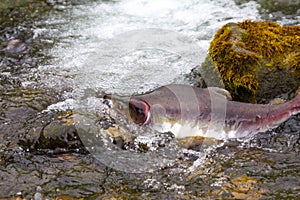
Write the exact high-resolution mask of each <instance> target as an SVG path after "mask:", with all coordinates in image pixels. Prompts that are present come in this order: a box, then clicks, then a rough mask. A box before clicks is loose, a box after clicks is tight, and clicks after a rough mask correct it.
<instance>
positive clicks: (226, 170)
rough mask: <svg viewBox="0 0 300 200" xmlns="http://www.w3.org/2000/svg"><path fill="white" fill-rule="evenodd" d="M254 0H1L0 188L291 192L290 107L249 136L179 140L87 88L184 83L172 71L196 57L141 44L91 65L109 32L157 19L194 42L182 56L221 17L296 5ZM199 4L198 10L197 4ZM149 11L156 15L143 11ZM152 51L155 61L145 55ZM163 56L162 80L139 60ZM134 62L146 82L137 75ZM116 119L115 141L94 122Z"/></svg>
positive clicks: (297, 171) (262, 14) (296, 130)
mask: <svg viewBox="0 0 300 200" xmlns="http://www.w3.org/2000/svg"><path fill="white" fill-rule="evenodd" d="M259 2H261V4H260V5H259V4H257V3H254V2H250V3H249V2H248V1H245V2H244V1H240V2H238V3H237V5H236V4H235V3H234V2H233V1H232V2H231V1H225V3H224V2H223V3H222V2H211V1H189V2H183V1H182V2H181V1H175V2H171V3H170V2H169V1H166V2H165V4H161V3H159V2H157V1H152V3H149V2H148V1H143V2H142V3H141V5H140V4H139V3H137V2H136V1H121V2H114V1H103V2H102V1H89V2H83V1H82V2H75V1H15V4H14V5H12V3H11V2H5V3H6V4H5V3H1V4H0V5H1V10H0V11H1V13H3V14H1V16H2V17H1V24H0V26H1V29H0V40H1V46H0V47H1V51H0V107H1V109H0V141H1V142H0V189H1V190H0V198H4V199H5V198H7V199H8V198H9V199H10V198H13V197H22V198H26V199H30V198H35V199H41V197H42V199H43V198H57V197H61V198H65V199H67V198H69V197H73V198H82V197H84V198H90V199H100V198H107V199H111V198H119V199H141V198H144V199H199V198H200V199H201V198H202V199H209V198H211V199H218V198H224V199H245V198H248V199H297V198H299V196H300V182H299V180H300V153H299V152H300V116H299V115H296V116H293V117H291V119H290V120H288V121H287V122H285V123H284V124H282V125H281V126H280V127H278V128H276V129H274V130H270V131H268V132H267V133H261V134H258V135H257V136H255V137H254V138H253V139H251V140H247V141H236V140H232V141H227V142H225V143H222V144H215V143H214V144H212V145H209V142H208V141H206V142H207V143H208V144H206V143H200V145H191V146H190V149H187V148H184V147H182V146H181V145H180V142H179V141H178V140H176V139H174V138H173V137H172V135H170V134H159V133H155V132H151V131H149V130H140V129H138V128H136V127H131V126H127V125H126V122H124V121H121V122H120V121H118V120H117V121H116V119H111V118H109V116H108V114H107V113H105V107H104V106H103V105H102V103H101V98H95V97H102V96H103V93H105V92H110V93H122V92H123V93H125V94H132V93H134V92H143V91H147V90H149V89H152V88H154V87H157V86H158V85H163V84H167V83H170V82H181V83H182V82H184V83H185V82H188V81H187V80H185V79H183V78H181V77H182V76H183V75H185V74H187V73H188V72H189V70H190V67H192V65H193V64H195V63H193V62H192V63H190V62H186V61H182V60H180V59H179V58H178V57H177V56H176V55H174V54H171V53H170V52H168V51H158V50H157V49H154V50H153V49H151V50H147V51H145V50H144V51H142V50H140V51H135V52H130V53H127V54H126V55H125V56H124V55H122V56H120V59H119V60H116V61H115V62H114V63H113V64H111V63H110V65H105V66H114V68H113V70H112V69H111V68H109V67H108V68H104V70H99V68H95V66H96V65H95V64H94V65H92V64H91V63H93V61H95V60H96V61H99V62H100V61H101V62H103V60H97V59H98V58H97V56H99V55H98V54H96V55H95V56H94V54H93V52H94V53H95V52H96V53H99V52H100V51H101V52H103V49H105V48H108V49H109V45H110V44H115V43H116V44H118V42H120V41H123V40H122V37H121V39H120V38H118V39H116V40H114V39H113V40H112V41H113V42H108V43H107V44H108V45H106V46H104V47H103V46H102V47H101V45H99V44H103V41H104V39H105V41H106V39H107V38H114V36H115V35H118V34H122V33H123V32H127V31H131V30H135V29H141V28H158V27H159V28H161V27H160V26H163V28H165V29H171V31H174V32H179V33H180V37H179V38H180V39H179V40H178V41H179V42H178V41H177V42H178V43H176V44H180V45H181V44H182V45H183V46H184V45H187V44H189V42H187V41H190V40H191V41H197V43H198V44H199V46H200V47H198V49H197V48H194V49H191V50H189V51H190V52H189V53H190V55H192V56H191V57H189V58H190V59H193V58H194V57H193V56H194V54H193V53H194V52H195V51H196V50H199V51H201V53H203V52H205V51H206V49H207V47H208V44H209V41H210V39H211V38H212V36H213V34H214V32H215V31H216V30H217V29H218V28H219V27H220V26H221V25H222V24H224V23H228V22H231V21H239V20H244V19H247V18H251V19H271V20H275V21H278V22H279V23H282V24H294V25H297V24H298V25H299V8H297V6H298V5H299V3H298V4H297V2H296V3H295V2H294V1H291V2H290V4H274V6H273V7H272V6H271V5H269V6H271V7H267V5H266V3H265V4H263V3H264V1H259ZM278 2H281V1H278ZM133 5H135V6H137V7H134V6H133ZM144 5H146V8H147V9H145V8H144ZM202 6H204V8H205V9H206V12H205V14H201V13H203V12H197V11H198V10H199V9H200V8H201V7H202ZM256 7H257V9H254V8H256ZM156 9H159V11H160V12H161V13H162V15H161V16H158V17H157V16H156V15H157V14H154V13H153V10H156ZM24 19H26V20H24ZM171 19H174V20H171ZM196 19H197V20H196ZM172 27H173V28H172ZM99 32H100V33H101V34H98V33H99ZM123 36H124V35H123ZM142 36H143V35H142ZM173 36H174V35H173ZM175 36H176V37H177V35H175ZM171 38H172V37H171ZM110 41H111V40H110ZM114 42H115V43H114ZM104 43H105V42H104ZM187 46H188V45H187ZM117 47H119V46H118V45H117ZM98 48H100V50H99V49H98ZM95 49H98V51H95ZM125 50H128V49H125ZM109 52H111V51H109ZM116 54H118V52H117V53H115V52H113V55H116ZM149 54H150V55H151V59H149V57H147V56H149ZM204 57H205V54H203V55H201V56H200V58H197V59H199V60H197V62H201V61H202V60H203V59H204ZM153 58H155V59H153ZM126 59H127V60H126ZM87 60H89V62H87ZM140 60H143V61H145V63H144V64H143V63H142V64H141V63H139V62H138V61H140ZM157 60H158V61H159V64H158V65H154V64H153V63H156V62H157ZM123 61H126V62H127V63H126V64H127V65H130V64H133V65H137V64H139V66H140V68H141V69H142V71H141V72H139V71H138V69H140V68H134V69H135V70H132V71H130V69H131V68H123V67H124V65H122V63H123ZM86 63H90V65H89V66H87V65H85V64H86ZM166 63H168V65H171V66H172V68H171V69H176V70H173V71H172V70H170V69H166V70H161V71H159V73H158V74H161V75H162V77H163V78H161V77H159V76H158V74H157V73H155V72H153V71H152V70H150V69H148V68H143V66H145V65H148V66H149V64H150V65H151V64H152V65H153V68H154V69H156V70H158V69H161V67H162V66H163V65H166ZM155 67H156V68H155ZM182 69H184V70H182ZM143 72H144V74H147V76H144V79H145V80H146V81H145V82H146V83H145V84H142V83H143V82H142V81H141V80H140V79H138V78H136V77H137V74H138V73H140V76H142V74H143ZM134 73H137V74H134ZM120 77H121V78H120ZM157 77H159V78H157ZM119 78H120V80H121V81H120V80H119ZM155 78H157V79H155ZM96 80H98V81H97V83H96ZM99 80H101V81H99ZM151 80H152V81H151ZM124 83H125V84H124ZM126 83H127V85H126ZM140 85H142V86H140ZM137 86H138V87H137ZM132 88H133V89H132ZM115 123H119V125H123V127H124V129H122V130H123V131H113V133H114V134H119V133H120V134H121V136H124V135H125V136H124V137H125V139H124V137H123V138H122V137H121V139H120V137H115V138H113V137H110V136H107V135H106V136H104V135H103V133H106V132H105V131H103V130H106V129H103V128H101V127H104V128H107V127H111V126H112V125H115ZM120 127H121V128H122V126H120ZM127 130H129V133H128V131H127ZM89 133H91V134H89ZM128 134H129V135H128ZM130 134H133V136H132V135H130ZM91 135H92V136H91ZM82 136H86V137H87V138H88V139H90V138H92V139H94V136H95V138H96V140H95V142H98V140H97V137H98V138H100V140H99V145H100V147H101V148H99V149H98V150H99V151H96V150H95V151H93V149H89V150H90V152H92V153H90V152H89V151H87V150H86V148H87V146H88V145H87V143H86V140H84V138H82ZM90 136H91V137H90ZM131 137H132V138H131ZM126 139H128V141H127V142H126V141H125V140H126ZM124 141H125V142H124ZM92 144H93V143H92ZM97 144H98V143H97ZM112 155H113V156H112ZM120 155H121V156H120ZM118 156H119V157H118ZM141 158H142V160H141V161H140V160H138V159H141ZM124 161H126V162H127V163H126V162H124ZM149 166H150V167H149ZM135 171H136V172H139V173H134V172H135Z"/></svg>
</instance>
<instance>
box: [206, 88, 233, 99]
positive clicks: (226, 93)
mask: <svg viewBox="0 0 300 200" xmlns="http://www.w3.org/2000/svg"><path fill="white" fill-rule="evenodd" d="M208 90H209V91H211V92H214V93H215V94H219V95H222V96H225V97H226V99H227V100H229V101H231V100H232V97H231V94H230V92H229V91H227V90H225V89H223V88H219V87H209V88H208Z"/></svg>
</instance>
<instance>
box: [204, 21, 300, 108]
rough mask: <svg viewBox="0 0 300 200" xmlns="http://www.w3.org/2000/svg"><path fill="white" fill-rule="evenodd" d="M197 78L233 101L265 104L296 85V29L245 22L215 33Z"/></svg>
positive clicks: (299, 74)
mask: <svg viewBox="0 0 300 200" xmlns="http://www.w3.org/2000/svg"><path fill="white" fill-rule="evenodd" d="M201 74H202V77H204V79H205V82H206V84H207V85H208V86H218V87H222V86H224V87H225V88H226V89H227V90H229V91H230V93H231V94H232V97H233V99H234V100H238V101H244V102H252V103H255V102H257V101H259V102H267V101H268V100H270V99H273V98H274V97H276V96H278V95H279V94H282V93H286V92H290V91H292V90H295V89H296V88H297V87H298V86H299V85H300V26H280V25H279V24H277V23H275V22H256V21H249V20H246V21H244V22H239V23H229V24H226V25H224V26H223V27H222V28H221V29H219V30H218V31H217V33H216V34H215V36H214V39H213V40H212V42H211V44H210V48H209V53H208V55H207V57H206V60H205V61H204V63H203V64H202V66H201Z"/></svg>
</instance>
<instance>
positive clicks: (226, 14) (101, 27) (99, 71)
mask: <svg viewBox="0 0 300 200" xmlns="http://www.w3.org/2000/svg"><path fill="white" fill-rule="evenodd" d="M256 7H257V5H256V3H254V2H250V3H247V4H244V5H242V6H237V5H235V3H234V1H233V0H222V1H209V0H163V1H161V0H160V1H159V0H123V1H116V2H100V1H99V2H95V3H88V4H86V5H80V6H74V7H71V8H70V9H67V11H65V12H58V13H54V14H52V15H51V16H50V17H48V18H47V20H46V21H44V22H41V23H42V24H43V23H44V24H47V27H48V29H47V28H46V29H45V28H42V29H36V31H35V32H36V35H39V34H46V35H49V36H50V37H51V38H55V39H56V40H57V42H56V43H55V45H54V47H53V48H52V49H51V50H50V51H49V52H48V54H49V55H50V56H52V57H53V58H54V59H53V60H52V61H51V63H50V64H49V65H44V66H40V68H39V70H40V72H41V74H42V77H43V82H44V83H46V84H47V85H48V86H50V87H53V88H57V90H63V88H64V87H71V89H72V92H71V93H66V98H81V97H82V96H83V94H84V93H85V91H86V90H87V89H93V90H100V91H104V92H106V93H118V94H125V95H130V94H132V93H140V92H145V91H148V90H150V89H153V88H155V87H158V86H160V85H165V84H168V83H174V82H177V83H184V82H185V80H184V78H183V77H184V75H185V74H188V73H189V72H190V70H191V69H192V68H193V67H195V66H196V65H199V64H201V62H202V61H203V60H204V58H205V55H206V52H207V49H208V46H209V42H210V40H211V39H212V37H213V35H214V33H215V32H216V31H217V30H218V29H219V28H220V27H221V26H222V25H224V24H226V23H229V22H237V21H243V20H245V19H252V20H254V19H256V20H257V19H259V15H258V11H257V9H256ZM49 42H52V41H49Z"/></svg>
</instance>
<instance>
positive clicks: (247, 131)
mask: <svg viewBox="0 0 300 200" xmlns="http://www.w3.org/2000/svg"><path fill="white" fill-rule="evenodd" d="M229 99H230V94H229V92H227V91H226V90H224V89H220V88H197V87H192V86H188V85H180V84H171V85H166V86H162V87H160V88H158V89H156V90H154V91H152V92H150V93H147V94H143V95H136V96H132V97H131V98H130V99H129V101H128V104H129V105H128V111H129V112H128V115H129V117H130V118H131V120H132V121H133V122H135V123H136V124H138V125H140V126H149V127H151V128H153V129H155V130H157V131H159V132H168V131H170V132H172V133H173V134H174V135H175V137H177V138H184V137H189V136H204V137H212V138H216V139H227V138H244V137H251V136H253V135H254V134H256V133H258V132H264V131H267V130H269V129H271V128H274V127H276V126H278V125H280V124H281V123H282V122H284V121H286V120H287V119H288V118H289V117H290V116H291V115H294V114H297V113H299V112H300V96H299V95H297V96H296V97H295V98H294V99H293V100H291V101H289V102H286V103H283V104H277V105H271V104H250V103H242V102H236V101H231V100H229Z"/></svg>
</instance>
